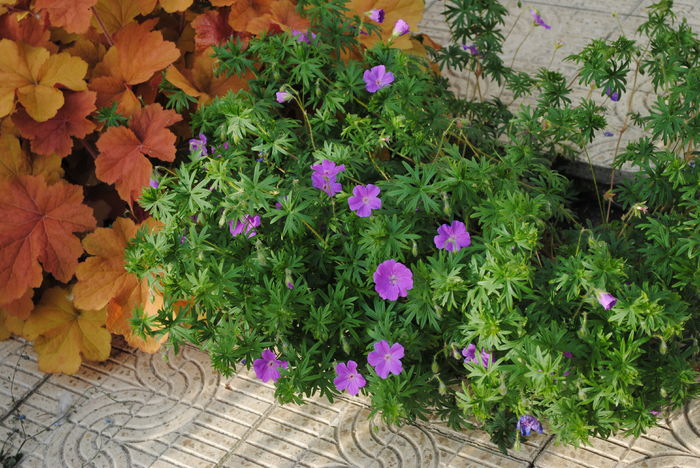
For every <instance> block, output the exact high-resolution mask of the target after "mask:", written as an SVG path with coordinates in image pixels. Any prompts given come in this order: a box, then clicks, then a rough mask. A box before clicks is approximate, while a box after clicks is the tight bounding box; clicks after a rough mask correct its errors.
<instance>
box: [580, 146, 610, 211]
mask: <svg viewBox="0 0 700 468" xmlns="http://www.w3.org/2000/svg"><path fill="white" fill-rule="evenodd" d="M583 152H584V153H585V154H586V159H588V167H589V169H590V170H591V177H592V178H593V187H594V188H595V198H596V200H597V201H598V209H599V210H600V218H601V219H605V211H604V210H603V202H602V200H601V199H600V192H599V191H598V180H597V178H596V176H595V170H593V162H592V161H591V156H590V154H588V148H587V147H586V146H583ZM606 222H607V220H606Z"/></svg>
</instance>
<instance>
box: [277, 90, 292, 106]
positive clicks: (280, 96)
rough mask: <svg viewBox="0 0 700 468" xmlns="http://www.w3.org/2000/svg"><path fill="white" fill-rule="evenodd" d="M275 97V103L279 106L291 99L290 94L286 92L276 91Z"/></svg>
mask: <svg viewBox="0 0 700 468" xmlns="http://www.w3.org/2000/svg"><path fill="white" fill-rule="evenodd" d="M275 96H276V99H277V102H279V103H280V104H283V103H285V102H287V101H289V100H291V99H292V94H291V93H289V92H287V91H277V92H276V93H275Z"/></svg>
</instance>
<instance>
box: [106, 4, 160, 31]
mask: <svg viewBox="0 0 700 468" xmlns="http://www.w3.org/2000/svg"><path fill="white" fill-rule="evenodd" d="M155 6H156V0H97V5H95V12H96V13H97V18H99V20H100V21H101V22H102V23H101V24H100V21H98V20H97V18H94V19H93V22H92V24H93V26H95V28H96V29H98V30H101V28H102V25H104V26H105V28H106V29H107V32H109V33H113V32H115V31H118V30H120V29H121V28H123V27H124V26H126V25H127V24H129V23H131V22H132V21H133V20H134V18H136V17H137V16H138V15H147V14H148V13H150V12H151V11H153V9H154V8H155Z"/></svg>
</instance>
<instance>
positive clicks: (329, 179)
mask: <svg viewBox="0 0 700 468" xmlns="http://www.w3.org/2000/svg"><path fill="white" fill-rule="evenodd" d="M311 170H313V171H314V172H313V174H311V185H313V186H314V187H315V188H317V189H320V190H323V191H324V192H326V193H327V194H328V196H329V197H332V196H335V194H337V193H338V192H340V191H341V190H342V186H341V185H340V183H339V182H336V180H335V177H336V176H337V175H338V173H340V172H342V171H344V170H345V164H341V165H339V166H338V165H336V163H334V162H333V161H329V160H327V159H324V160H323V161H322V162H321V164H312V165H311Z"/></svg>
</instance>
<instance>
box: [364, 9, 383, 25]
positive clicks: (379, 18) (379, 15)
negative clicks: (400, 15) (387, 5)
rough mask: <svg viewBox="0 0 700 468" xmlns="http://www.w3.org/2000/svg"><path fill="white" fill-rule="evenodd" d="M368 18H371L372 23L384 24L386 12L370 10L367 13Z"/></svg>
mask: <svg viewBox="0 0 700 468" xmlns="http://www.w3.org/2000/svg"><path fill="white" fill-rule="evenodd" d="M367 16H369V19H371V20H372V21H376V22H377V23H380V24H381V23H383V22H384V10H383V9H382V8H377V9H376V10H369V11H368V12H367Z"/></svg>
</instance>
